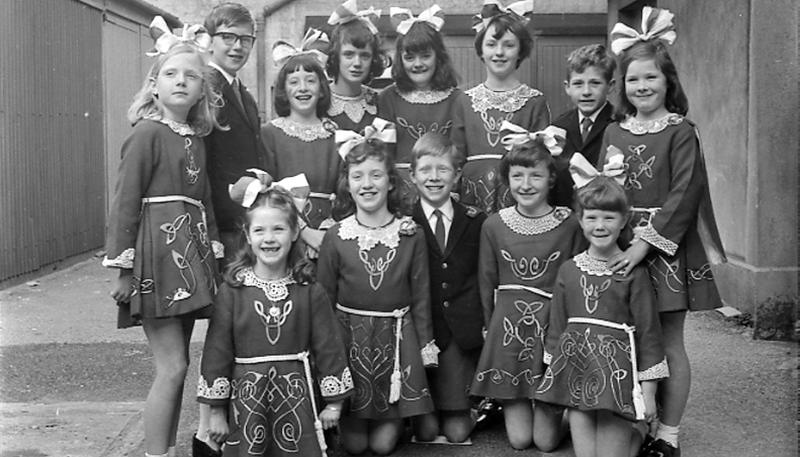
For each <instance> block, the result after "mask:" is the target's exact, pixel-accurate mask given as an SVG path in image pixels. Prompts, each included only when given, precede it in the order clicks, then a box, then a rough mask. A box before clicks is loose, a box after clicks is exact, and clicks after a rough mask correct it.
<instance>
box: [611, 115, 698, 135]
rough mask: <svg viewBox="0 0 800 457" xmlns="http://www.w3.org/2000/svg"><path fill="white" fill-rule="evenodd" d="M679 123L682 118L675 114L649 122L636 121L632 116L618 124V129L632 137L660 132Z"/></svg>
mask: <svg viewBox="0 0 800 457" xmlns="http://www.w3.org/2000/svg"><path fill="white" fill-rule="evenodd" d="M681 122H683V116H681V115H680V114H675V113H669V114H667V115H666V116H664V117H662V118H661V119H653V120H650V121H637V120H636V118H634V117H633V116H629V117H627V118H625V119H624V120H623V121H622V122H620V123H619V127H620V128H621V129H623V130H627V131H629V132H631V133H632V134H634V135H645V134H648V133H658V132H661V131H662V130H664V129H666V128H667V127H669V126H670V125H678V124H680V123H681Z"/></svg>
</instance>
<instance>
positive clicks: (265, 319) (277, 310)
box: [253, 300, 292, 345]
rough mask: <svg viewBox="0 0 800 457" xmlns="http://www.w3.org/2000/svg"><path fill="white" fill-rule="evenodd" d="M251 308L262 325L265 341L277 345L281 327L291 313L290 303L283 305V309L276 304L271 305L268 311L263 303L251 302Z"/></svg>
mask: <svg viewBox="0 0 800 457" xmlns="http://www.w3.org/2000/svg"><path fill="white" fill-rule="evenodd" d="M253 307H254V308H255V310H256V313H257V314H258V317H259V318H260V319H261V323H262V324H264V329H265V333H266V335H267V340H268V341H269V342H270V343H272V344H273V345H274V344H277V343H278V340H279V339H280V337H281V326H282V325H283V324H285V323H286V318H287V317H289V313H291V312H292V301H291V300H289V301H287V302H286V303H284V304H283V309H281V307H280V306H278V304H277V303H272V304H270V306H269V309H267V310H265V309H264V303H262V302H260V301H259V300H254V301H253Z"/></svg>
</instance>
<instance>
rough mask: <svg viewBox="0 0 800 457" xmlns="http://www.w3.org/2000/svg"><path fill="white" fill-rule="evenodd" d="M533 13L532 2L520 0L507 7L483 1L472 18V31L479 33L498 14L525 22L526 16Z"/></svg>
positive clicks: (493, 1)
mask: <svg viewBox="0 0 800 457" xmlns="http://www.w3.org/2000/svg"><path fill="white" fill-rule="evenodd" d="M531 13H533V0H521V1H518V2H514V3H512V4H510V5H508V6H507V7H504V6H503V5H501V4H500V1H499V0H483V7H482V8H481V12H480V13H478V14H476V15H475V16H473V18H472V29H473V30H475V33H480V32H481V31H483V29H485V28H486V27H488V26H489V23H490V22H492V19H494V18H495V16H498V15H500V14H510V15H511V16H512V17H514V18H515V19H518V20H520V21H526V20H527V19H526V18H525V16H526V15H528V14H531Z"/></svg>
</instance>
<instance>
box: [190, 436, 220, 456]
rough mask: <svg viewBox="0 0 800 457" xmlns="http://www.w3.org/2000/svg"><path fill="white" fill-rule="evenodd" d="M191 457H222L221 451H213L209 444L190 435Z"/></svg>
mask: <svg viewBox="0 0 800 457" xmlns="http://www.w3.org/2000/svg"><path fill="white" fill-rule="evenodd" d="M192 457H222V451H221V450H219V451H215V450H214V449H213V448H212V447H211V446H209V445H208V444H206V443H205V441H200V440H199V439H197V435H194V436H192Z"/></svg>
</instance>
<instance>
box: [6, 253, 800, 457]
mask: <svg viewBox="0 0 800 457" xmlns="http://www.w3.org/2000/svg"><path fill="white" fill-rule="evenodd" d="M113 279H114V272H112V271H108V270H105V269H103V268H102V267H101V266H99V260H97V259H92V260H87V261H84V262H80V263H78V264H76V265H74V266H72V267H69V268H67V269H65V270H63V271H58V272H55V273H52V274H49V275H46V276H43V277H40V278H38V279H36V280H35V281H29V282H28V283H25V284H20V285H18V286H14V287H11V288H8V289H5V290H2V291H0V457H17V456H19V457H43V456H59V457H100V456H103V457H106V456H141V455H144V448H143V441H142V440H143V437H144V433H143V427H142V421H141V411H142V407H143V402H144V398H145V396H146V390H147V387H148V384H149V381H150V379H151V376H152V371H151V370H152V367H151V365H152V362H151V360H150V356H149V351H148V349H147V346H146V342H145V339H144V335H143V333H142V331H141V329H138V328H136V329H127V330H117V329H115V323H116V308H115V306H114V304H113V303H112V302H111V300H110V298H109V296H108V291H109V290H110V288H111V281H112V280H113ZM205 328H206V326H205V323H200V324H198V326H197V328H196V329H195V333H194V334H193V338H192V340H193V345H192V355H193V364H192V367H190V371H189V372H190V376H189V378H190V379H188V380H187V387H186V392H185V395H184V406H183V416H182V418H181V430H180V434H179V437H178V442H179V447H180V448H181V449H180V450H179V455H181V456H186V457H188V456H189V455H190V451H189V449H190V448H189V443H190V438H191V434H192V432H193V428H194V427H195V426H196V420H197V416H196V414H197V413H196V407H195V405H194V400H193V386H194V377H195V376H194V373H196V365H195V364H196V362H197V356H198V355H199V352H200V349H201V342H202V339H203V336H204V334H205ZM686 339H687V345H688V347H689V353H690V359H691V360H692V366H693V376H694V379H693V387H692V394H691V397H690V401H689V407H688V409H687V412H686V416H685V420H684V423H683V427H682V429H681V439H682V450H683V456H684V457H690V456H702V457H716V456H720V457H722V456H725V457H729V456H734V457H738V456H741V457H761V456H763V457H791V456H796V455H797V444H798V440H797V436H798V435H797V424H798V422H797V412H798V409H797V403H796V401H797V346H796V344H794V343H782V342H767V341H753V340H752V330H751V329H748V328H745V327H740V326H737V325H735V324H733V323H730V322H727V321H724V320H723V319H722V318H721V317H720V316H719V315H718V314H717V313H713V312H710V313H696V314H692V315H690V317H689V318H688V319H687V327H686ZM504 440H505V438H504V435H503V431H502V428H501V427H494V428H493V429H490V430H486V431H482V432H481V433H479V434H477V435H476V436H475V437H474V438H473V442H474V445H473V446H459V447H450V446H432V445H428V446H422V445H412V444H406V445H404V446H403V447H401V448H400V449H399V450H398V451H397V452H396V454H395V455H397V456H400V457H403V456H414V457H425V456H447V455H456V453H457V454H458V455H459V457H469V456H484V455H496V456H503V455H520V453H518V452H514V451H512V450H511V449H510V448H509V447H508V446H507V445H506V444H505V441H504ZM331 455H341V453H340V452H338V451H336V450H333V452H331ZM525 455H540V454H538V453H537V452H536V451H530V452H528V453H525ZM547 455H552V456H558V457H568V456H572V455H573V454H572V452H571V450H570V449H569V446H568V445H565V446H563V447H562V448H561V449H559V451H558V452H555V453H552V454H547Z"/></svg>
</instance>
